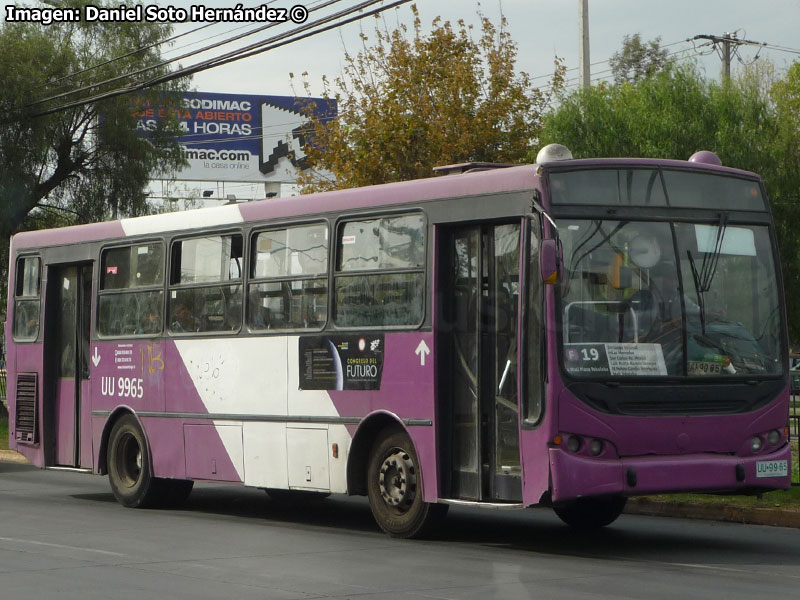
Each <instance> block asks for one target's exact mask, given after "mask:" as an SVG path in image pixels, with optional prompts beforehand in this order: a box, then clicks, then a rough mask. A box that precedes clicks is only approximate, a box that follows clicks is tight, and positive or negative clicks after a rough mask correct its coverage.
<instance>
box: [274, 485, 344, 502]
mask: <svg viewBox="0 0 800 600" xmlns="http://www.w3.org/2000/svg"><path fill="white" fill-rule="evenodd" d="M264 491H265V492H267V494H269V497H270V499H271V500H274V501H275V502H279V503H281V504H307V503H312V502H319V501H320V500H324V499H325V498H327V497H328V496H330V494H329V493H328V492H312V491H310V490H283V489H275V488H267V489H265V490H264Z"/></svg>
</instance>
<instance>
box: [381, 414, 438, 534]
mask: <svg viewBox="0 0 800 600" xmlns="http://www.w3.org/2000/svg"><path fill="white" fill-rule="evenodd" d="M420 483H421V478H420V472H419V461H418V460H417V453H416V451H415V450H414V444H413V443H412V442H411V439H410V438H409V437H408V435H407V434H406V433H405V432H403V431H398V430H396V429H389V430H387V431H385V432H384V433H383V434H381V435H380V436H379V437H378V439H377V441H376V442H375V444H374V445H373V447H372V454H371V456H370V459H369V464H368V465H367V495H368V496H369V505H370V508H371V509H372V514H373V516H374V517H375V520H376V521H377V523H378V525H379V526H380V528H381V529H383V531H385V532H386V533H388V534H389V535H391V536H392V537H400V538H413V537H421V536H423V535H425V534H426V533H429V531H430V529H431V528H432V526H433V525H434V524H435V523H436V522H437V521H438V520H439V519H440V518H441V517H443V516H444V514H445V513H446V512H447V506H446V505H443V504H431V503H428V502H425V501H423V499H422V488H421V487H420Z"/></svg>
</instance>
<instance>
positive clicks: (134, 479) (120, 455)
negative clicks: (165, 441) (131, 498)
mask: <svg viewBox="0 0 800 600" xmlns="http://www.w3.org/2000/svg"><path fill="white" fill-rule="evenodd" d="M117 448H118V452H117V453H116V460H115V461H114V462H115V465H116V467H117V474H118V476H119V481H120V483H121V484H122V485H123V486H125V487H129V488H130V487H133V486H135V485H136V484H137V483H138V482H139V477H140V476H141V474H142V447H141V445H140V444H139V440H138V439H136V436H134V435H132V434H130V433H125V434H123V435H122V437H121V438H120V440H119V445H118V446H117Z"/></svg>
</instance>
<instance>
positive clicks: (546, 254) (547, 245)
mask: <svg viewBox="0 0 800 600" xmlns="http://www.w3.org/2000/svg"><path fill="white" fill-rule="evenodd" d="M560 262H561V261H560V259H559V251H558V240H542V243H541V245H540V246H539V269H540V271H541V274H542V281H543V282H544V283H546V284H553V283H558V282H559V279H560V275H561V273H560V269H559V266H560V265H559V263H560Z"/></svg>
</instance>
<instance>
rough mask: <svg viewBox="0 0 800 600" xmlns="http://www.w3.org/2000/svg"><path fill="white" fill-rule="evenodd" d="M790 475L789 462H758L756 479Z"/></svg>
mask: <svg viewBox="0 0 800 600" xmlns="http://www.w3.org/2000/svg"><path fill="white" fill-rule="evenodd" d="M788 474H789V461H788V460H759V461H757V462H756V477H786V476H787V475H788Z"/></svg>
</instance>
